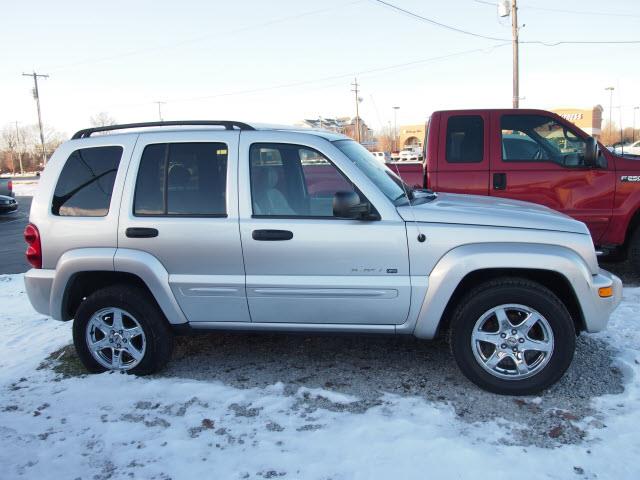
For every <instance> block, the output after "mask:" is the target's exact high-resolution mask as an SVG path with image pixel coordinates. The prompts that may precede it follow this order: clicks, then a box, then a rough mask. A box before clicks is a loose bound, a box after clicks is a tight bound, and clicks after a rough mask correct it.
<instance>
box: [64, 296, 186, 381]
mask: <svg viewBox="0 0 640 480" xmlns="http://www.w3.org/2000/svg"><path fill="white" fill-rule="evenodd" d="M109 307H116V308H119V309H122V310H125V311H127V312H129V313H131V314H132V315H133V316H134V317H135V318H136V320H137V321H138V323H139V324H140V326H141V327H142V330H143V332H144V336H145V339H146V348H145V352H144V355H143V357H142V359H141V360H140V362H139V363H138V364H137V365H136V366H135V367H133V368H131V369H129V370H124V371H125V372H127V373H133V374H136V375H148V374H151V373H154V372H157V371H158V370H160V369H162V368H163V367H164V366H165V365H166V363H167V362H168V361H169V359H170V358H171V353H172V351H173V343H174V342H173V341H174V338H173V332H172V330H171V328H170V327H169V325H168V323H167V321H166V319H165V317H164V314H163V313H162V311H161V310H160V308H159V307H158V306H157V304H156V303H155V301H154V300H153V299H152V298H150V297H149V295H148V293H147V292H145V291H144V290H142V289H140V288H138V287H134V286H131V285H114V286H110V287H106V288H104V289H102V290H98V291H96V292H94V293H93V294H91V295H90V296H89V297H87V299H86V300H84V301H83V302H82V303H81V304H80V307H79V308H78V310H77V312H76V315H75V319H74V321H73V344H74V346H75V349H76V352H77V354H78V357H80V360H81V361H82V363H83V364H84V366H85V367H86V368H87V370H88V371H89V372H91V373H101V372H104V371H106V370H108V369H107V368H105V367H104V366H103V365H101V364H100V363H99V362H98V361H97V360H96V359H95V358H94V357H93V355H92V354H91V352H90V351H89V347H88V345H87V340H86V329H87V324H88V322H89V320H90V319H91V317H92V316H93V315H94V314H95V313H96V312H98V311H99V310H101V309H104V308H109Z"/></svg>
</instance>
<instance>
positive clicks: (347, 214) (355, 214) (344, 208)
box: [333, 192, 377, 220]
mask: <svg viewBox="0 0 640 480" xmlns="http://www.w3.org/2000/svg"><path fill="white" fill-rule="evenodd" d="M333 216H334V217H337V218H351V219H357V220H373V219H374V216H373V215H372V214H371V204H370V203H369V202H363V201H362V200H361V199H360V195H358V194H357V193H356V192H336V194H335V195H334V196H333ZM376 218H377V217H376Z"/></svg>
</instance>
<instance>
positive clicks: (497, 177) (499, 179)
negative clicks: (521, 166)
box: [493, 173, 507, 190]
mask: <svg viewBox="0 0 640 480" xmlns="http://www.w3.org/2000/svg"><path fill="white" fill-rule="evenodd" d="M493 189H494V190H506V189H507V174H506V173H494V174H493Z"/></svg>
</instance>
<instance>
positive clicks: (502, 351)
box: [450, 278, 575, 395]
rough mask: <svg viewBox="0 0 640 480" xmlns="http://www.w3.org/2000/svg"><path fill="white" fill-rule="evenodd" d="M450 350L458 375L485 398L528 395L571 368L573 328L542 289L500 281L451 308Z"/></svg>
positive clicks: (527, 283) (520, 281)
mask: <svg viewBox="0 0 640 480" xmlns="http://www.w3.org/2000/svg"><path fill="white" fill-rule="evenodd" d="M450 335H451V349H452V352H453V355H454V357H455V359H456V362H457V364H458V366H459V367H460V369H461V370H462V373H463V374H464V375H465V376H466V377H467V378H469V380H471V381H472V382H474V383H475V384H476V385H478V386H480V387H482V388H484V389H486V390H489V391H491V392H495V393H500V394H508V395H529V394H533V393H537V392H539V391H541V390H543V389H545V388H547V387H549V386H550V385H552V384H554V383H555V382H556V381H558V380H559V379H560V377H561V376H562V375H563V374H564V372H565V371H566V369H567V368H568V367H569V365H570V364H571V360H572V359H573V353H574V350H575V327H574V324H573V321H572V319H571V316H570V315H569V312H568V311H567V309H566V308H565V306H564V304H563V303H562V302H561V301H560V300H559V299H558V297H556V296H555V295H554V294H553V292H551V291H550V290H549V289H547V288H546V287H544V286H542V285H540V284H538V283H536V282H533V281H530V280H526V279H518V278H503V279H498V280H494V281H491V282H487V283H485V284H483V285H480V286H479V287H477V288H475V289H474V290H472V291H471V292H470V293H469V294H468V295H467V296H465V297H464V299H463V300H462V301H461V302H460V303H459V304H458V306H457V307H456V309H455V311H454V313H453V317H452V323H451V330H450Z"/></svg>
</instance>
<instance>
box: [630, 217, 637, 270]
mask: <svg viewBox="0 0 640 480" xmlns="http://www.w3.org/2000/svg"><path fill="white" fill-rule="evenodd" d="M629 261H630V262H631V266H632V267H633V271H634V272H635V273H636V274H637V275H640V225H638V226H637V227H636V229H635V231H634V232H633V234H632V235H631V239H630V241H629Z"/></svg>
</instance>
